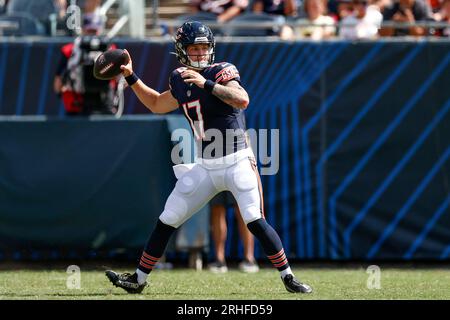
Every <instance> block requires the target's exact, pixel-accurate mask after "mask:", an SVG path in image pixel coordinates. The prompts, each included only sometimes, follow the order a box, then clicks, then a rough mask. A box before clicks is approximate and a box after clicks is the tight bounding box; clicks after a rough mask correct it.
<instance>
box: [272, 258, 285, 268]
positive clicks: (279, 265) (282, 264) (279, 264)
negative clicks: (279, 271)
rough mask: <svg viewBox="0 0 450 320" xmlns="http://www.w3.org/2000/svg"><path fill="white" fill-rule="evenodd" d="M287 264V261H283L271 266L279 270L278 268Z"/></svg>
mask: <svg viewBox="0 0 450 320" xmlns="http://www.w3.org/2000/svg"><path fill="white" fill-rule="evenodd" d="M287 263H288V261H287V259H284V260H283V262H281V263H277V264H275V263H274V264H273V266H274V267H275V268H279V267H282V266H284V265H286V264H287Z"/></svg>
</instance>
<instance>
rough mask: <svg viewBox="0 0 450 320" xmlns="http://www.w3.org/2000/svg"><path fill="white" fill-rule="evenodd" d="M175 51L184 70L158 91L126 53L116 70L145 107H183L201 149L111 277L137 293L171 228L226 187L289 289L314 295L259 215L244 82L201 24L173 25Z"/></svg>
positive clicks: (260, 207)
mask: <svg viewBox="0 0 450 320" xmlns="http://www.w3.org/2000/svg"><path fill="white" fill-rule="evenodd" d="M175 50H176V56H177V58H178V60H179V62H180V63H181V64H183V65H184V67H181V68H178V69H176V70H175V71H173V72H172V74H171V75H170V78H169V87H170V90H167V91H165V92H163V93H159V92H157V91H155V90H153V89H152V88H149V87H148V86H146V85H145V84H144V83H143V82H142V81H141V80H139V78H138V77H137V75H136V74H134V73H133V66H132V60H131V57H130V59H129V63H128V64H127V65H126V66H121V69H122V71H123V75H124V76H125V79H126V81H127V82H128V85H129V86H130V87H131V88H132V89H133V91H134V93H135V94H136V95H137V96H138V98H139V100H140V101H141V102H142V103H143V104H144V105H145V106H146V107H147V108H148V109H150V111H152V112H153V113H167V112H171V111H173V110H175V109H177V108H180V109H181V110H182V111H183V112H184V115H185V116H186V119H187V120H188V121H189V123H190V124H191V128H192V131H193V134H194V137H195V139H196V142H197V143H198V148H197V150H198V152H199V153H201V154H200V155H197V158H196V161H195V162H194V163H192V164H179V165H176V166H174V171H175V176H176V177H177V179H178V181H177V183H176V185H175V188H174V189H173V191H172V193H171V194H170V196H169V197H168V199H167V202H166V205H165V208H164V211H163V212H162V214H161V215H160V216H159V220H158V222H157V225H156V227H155V229H154V231H153V232H152V234H151V235H150V238H149V239H148V241H147V243H146V245H145V247H144V250H143V252H142V255H141V259H140V262H139V265H138V267H137V270H136V272H134V273H133V274H130V273H123V274H119V273H116V272H114V271H112V270H108V271H106V275H107V277H108V279H109V280H110V281H111V282H112V283H113V284H114V285H115V286H117V287H120V288H123V289H125V290H126V291H127V292H129V293H141V292H142V290H143V289H144V287H145V286H146V284H147V277H148V275H149V273H150V272H151V271H152V269H153V268H154V267H155V265H156V264H157V263H158V260H159V259H160V258H161V256H162V255H163V253H164V251H165V249H166V246H167V243H168V241H169V239H170V237H171V235H172V234H173V233H174V232H175V230H176V229H177V228H178V227H180V226H181V225H182V224H183V223H184V222H185V221H186V220H187V219H189V218H190V217H191V216H192V215H193V214H194V213H196V212H197V211H198V210H199V209H200V208H202V207H203V206H204V205H205V204H206V203H207V202H208V201H209V200H211V198H213V197H214V196H215V195H216V194H218V193H219V192H221V191H225V190H228V191H231V193H232V194H233V196H234V197H235V199H236V201H237V203H238V205H239V208H240V212H241V214H242V218H243V220H244V221H245V223H246V224H247V227H248V229H249V230H250V231H251V232H252V233H253V235H254V236H255V237H256V238H257V239H258V240H259V241H260V243H261V245H262V247H263V250H264V252H265V254H266V255H267V257H268V259H269V260H270V261H271V263H272V264H273V266H274V267H275V268H277V269H278V271H279V272H280V276H281V279H282V281H283V283H284V286H285V287H286V289H287V290H288V291H289V292H293V293H310V292H312V289H311V287H310V286H309V285H307V284H304V283H301V282H300V281H298V280H297V279H296V278H295V276H294V275H293V273H292V270H291V268H290V267H289V263H288V260H287V258H286V254H285V252H284V249H283V245H282V243H281V240H280V238H279V236H278V234H277V232H276V231H275V230H274V229H273V228H272V227H271V226H270V225H269V224H268V223H267V221H266V219H265V218H264V208H263V196H262V188H261V181H260V178H259V174H258V171H257V167H256V161H255V157H254V154H253V152H252V149H251V147H250V146H249V144H248V142H247V136H246V134H245V131H246V127H245V116H244V110H245V109H246V108H247V106H248V105H249V97H248V94H247V92H246V91H245V89H244V88H243V87H242V86H241V82H240V77H239V72H238V70H237V68H236V67H235V66H234V65H233V64H231V63H227V62H222V63H214V51H215V40H214V36H213V34H212V32H211V30H210V29H209V27H208V26H206V25H204V24H202V23H200V22H196V21H190V22H186V23H184V24H183V25H182V26H181V27H180V28H179V29H178V30H177V33H176V36H175ZM127 54H128V52H127ZM128 55H129V54H128ZM210 131H214V132H216V133H217V132H220V133H221V134H222V135H223V136H224V138H223V139H218V138H217V136H216V137H215V138H216V139H214V141H213V139H211V137H210V134H209V132H210ZM230 131H231V132H233V133H232V134H230ZM230 136H232V137H231V139H229V138H230ZM230 140H231V141H230ZM217 141H222V142H223V143H222V145H221V146H220V148H214V152H212V151H211V150H210V149H211V144H213V143H215V144H217Z"/></svg>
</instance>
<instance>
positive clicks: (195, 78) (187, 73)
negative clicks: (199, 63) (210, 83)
mask: <svg viewBox="0 0 450 320" xmlns="http://www.w3.org/2000/svg"><path fill="white" fill-rule="evenodd" d="M181 77H182V78H183V79H184V82H186V83H193V84H195V85H196V86H197V87H199V88H201V89H203V88H204V87H205V82H206V79H205V78H204V77H203V76H202V75H201V74H200V73H198V72H197V71H195V70H189V69H186V70H184V71H183V72H181Z"/></svg>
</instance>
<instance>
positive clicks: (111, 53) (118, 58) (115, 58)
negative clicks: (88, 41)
mask: <svg viewBox="0 0 450 320" xmlns="http://www.w3.org/2000/svg"><path fill="white" fill-rule="evenodd" d="M127 63H128V56H127V54H126V53H125V50H123V49H114V50H108V51H105V52H103V53H102V54H100V55H99V56H98V57H97V59H95V63H94V70H93V72H94V77H96V78H97V79H99V80H111V79H114V78H115V77H117V76H118V75H119V74H121V73H122V70H121V69H120V66H121V65H126V64H127Z"/></svg>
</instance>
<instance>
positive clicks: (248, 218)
mask: <svg viewBox="0 0 450 320" xmlns="http://www.w3.org/2000/svg"><path fill="white" fill-rule="evenodd" d="M241 215H242V219H243V220H244V222H245V224H249V223H251V222H253V221H256V220H258V219H261V218H262V214H261V210H260V209H259V208H258V207H256V206H249V207H247V208H244V209H243V210H242V211H241Z"/></svg>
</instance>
